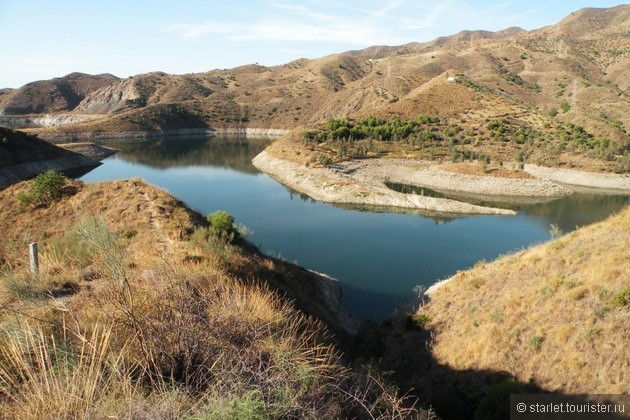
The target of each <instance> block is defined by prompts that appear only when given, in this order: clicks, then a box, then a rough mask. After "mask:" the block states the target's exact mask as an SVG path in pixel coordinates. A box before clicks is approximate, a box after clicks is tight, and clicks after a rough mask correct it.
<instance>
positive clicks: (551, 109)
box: [547, 107, 558, 117]
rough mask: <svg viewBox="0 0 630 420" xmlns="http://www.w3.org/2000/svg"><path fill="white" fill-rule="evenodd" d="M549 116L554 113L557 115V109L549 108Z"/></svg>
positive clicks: (553, 115) (552, 115)
mask: <svg viewBox="0 0 630 420" xmlns="http://www.w3.org/2000/svg"><path fill="white" fill-rule="evenodd" d="M547 113H548V114H549V115H550V116H551V117H555V116H556V115H558V110H557V109H556V108H553V107H552V108H550V109H549V111H548V112H547Z"/></svg>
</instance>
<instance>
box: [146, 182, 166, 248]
mask: <svg viewBox="0 0 630 420" xmlns="http://www.w3.org/2000/svg"><path fill="white" fill-rule="evenodd" d="M142 198H143V199H144V202H145V203H146V205H147V207H148V209H149V222H150V223H151V229H153V232H154V233H155V236H156V237H157V240H158V243H159V244H160V246H161V247H162V250H163V251H164V252H167V253H170V252H171V251H172V250H173V240H172V239H170V238H169V237H168V236H166V235H164V232H163V231H162V224H161V223H160V212H159V211H158V209H157V207H156V205H155V202H154V201H153V200H151V198H150V197H149V195H148V194H147V192H146V191H145V192H143V193H142Z"/></svg>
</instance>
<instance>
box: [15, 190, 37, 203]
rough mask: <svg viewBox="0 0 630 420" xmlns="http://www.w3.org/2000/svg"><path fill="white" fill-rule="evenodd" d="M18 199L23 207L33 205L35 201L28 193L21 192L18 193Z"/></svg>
mask: <svg viewBox="0 0 630 420" xmlns="http://www.w3.org/2000/svg"><path fill="white" fill-rule="evenodd" d="M16 197H17V199H18V201H19V202H20V204H22V205H27V204H31V202H32V201H33V199H32V197H31V196H30V195H28V194H26V193H23V192H19V193H17V196H16Z"/></svg>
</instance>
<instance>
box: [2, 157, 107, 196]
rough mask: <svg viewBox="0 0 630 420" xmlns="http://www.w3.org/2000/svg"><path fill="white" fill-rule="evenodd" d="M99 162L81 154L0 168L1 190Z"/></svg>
mask: <svg viewBox="0 0 630 420" xmlns="http://www.w3.org/2000/svg"><path fill="white" fill-rule="evenodd" d="M100 164H101V163H100V162H99V161H98V160H94V159H91V158H89V157H87V156H83V155H80V154H77V155H74V156H65V157H60V158H56V159H48V160H40V161H37V162H25V163H20V164H18V165H12V166H5V167H4V168H0V190H2V189H4V188H7V187H9V186H11V185H12V184H15V183H17V182H20V181H24V180H26V179H29V178H33V177H34V176H37V175H38V174H40V173H42V172H45V171H48V170H51V169H53V170H55V171H57V172H65V171H70V170H76V169H81V168H91V167H96V166H98V165H100Z"/></svg>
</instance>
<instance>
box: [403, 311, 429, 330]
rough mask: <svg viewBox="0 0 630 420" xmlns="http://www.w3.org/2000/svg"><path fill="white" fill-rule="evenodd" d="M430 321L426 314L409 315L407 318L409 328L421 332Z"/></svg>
mask: <svg viewBox="0 0 630 420" xmlns="http://www.w3.org/2000/svg"><path fill="white" fill-rule="evenodd" d="M430 320H431V319H430V318H429V317H428V316H426V315H424V314H415V315H409V316H408V317H407V327H408V328H409V329H412V330H421V329H423V328H425V327H426V326H427V324H428V323H429V321H430Z"/></svg>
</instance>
